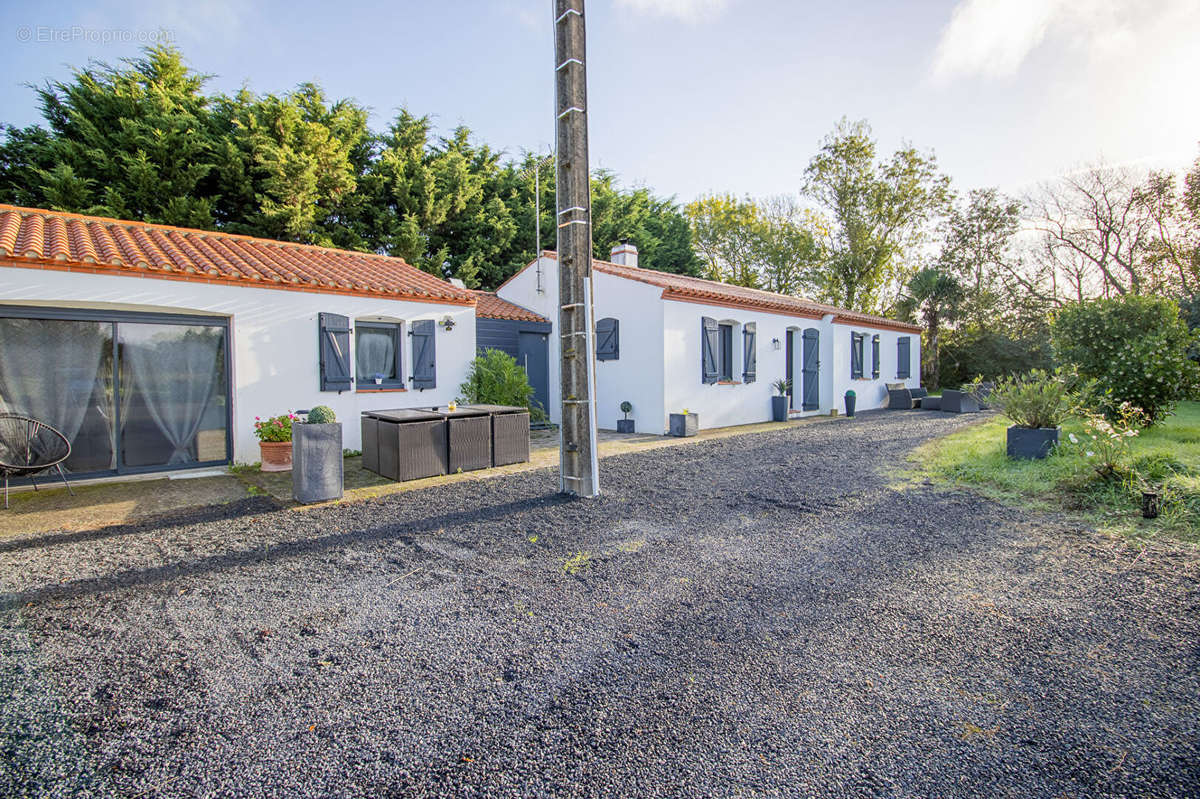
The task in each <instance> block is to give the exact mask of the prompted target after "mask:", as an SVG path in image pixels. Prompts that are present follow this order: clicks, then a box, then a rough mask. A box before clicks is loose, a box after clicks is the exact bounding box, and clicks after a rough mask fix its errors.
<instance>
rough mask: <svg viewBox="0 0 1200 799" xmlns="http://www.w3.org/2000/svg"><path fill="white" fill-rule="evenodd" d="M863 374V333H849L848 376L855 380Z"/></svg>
mask: <svg viewBox="0 0 1200 799" xmlns="http://www.w3.org/2000/svg"><path fill="white" fill-rule="evenodd" d="M862 376H863V334H862V333H851V334H850V378H851V379H852V380H857V379H859V378H861V377H862Z"/></svg>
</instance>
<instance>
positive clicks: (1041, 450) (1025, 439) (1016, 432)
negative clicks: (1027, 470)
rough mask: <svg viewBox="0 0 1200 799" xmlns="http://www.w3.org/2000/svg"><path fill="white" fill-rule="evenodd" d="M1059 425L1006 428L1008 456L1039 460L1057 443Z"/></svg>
mask: <svg viewBox="0 0 1200 799" xmlns="http://www.w3.org/2000/svg"><path fill="white" fill-rule="evenodd" d="M1061 429H1062V428H1060V427H1038V428H1032V427H1017V426H1016V425H1013V426H1012V427H1010V428H1008V457H1010V458H1020V459H1023V460H1040V459H1042V458H1044V457H1046V456H1047V455H1049V454H1050V452H1051V451H1052V450H1053V449H1054V445H1055V444H1057V443H1058V433H1059V431H1060V430H1061Z"/></svg>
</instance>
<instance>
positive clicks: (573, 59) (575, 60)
mask: <svg viewBox="0 0 1200 799" xmlns="http://www.w3.org/2000/svg"><path fill="white" fill-rule="evenodd" d="M567 64H578V65H579V66H583V62H582V61H580V60H579V59H578V58H568V59H567V60H566V61H564V62H562V63H561V64H559V65H558V66H556V67H555V68H554V71H555V72H558V71H559V70H560V69H562V68H563V67H565V66H566V65H567Z"/></svg>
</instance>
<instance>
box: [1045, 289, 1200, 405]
mask: <svg viewBox="0 0 1200 799" xmlns="http://www.w3.org/2000/svg"><path fill="white" fill-rule="evenodd" d="M1052 339H1053V344H1054V352H1055V355H1056V356H1057V357H1058V359H1059V360H1060V361H1061V362H1063V363H1064V364H1067V365H1071V366H1074V367H1075V368H1076V370H1078V372H1079V375H1080V376H1081V377H1083V378H1084V379H1087V380H1094V381H1096V383H1097V384H1098V388H1099V389H1100V390H1101V391H1103V392H1104V395H1103V397H1104V402H1103V403H1102V405H1101V408H1100V409H1101V410H1102V411H1103V412H1104V413H1105V415H1106V416H1108V418H1109V419H1110V420H1115V419H1116V418H1117V416H1118V409H1119V408H1120V407H1121V405H1122V403H1129V404H1130V405H1132V406H1135V407H1137V408H1141V409H1142V410H1143V411H1144V416H1143V417H1142V418H1143V419H1144V420H1145V423H1146V424H1147V425H1150V424H1154V423H1155V422H1157V421H1160V420H1161V419H1162V418H1163V417H1165V416H1168V415H1170V414H1171V413H1172V411H1173V410H1174V407H1175V404H1176V403H1177V402H1178V401H1179V400H1181V399H1187V398H1188V397H1190V396H1192V395H1193V393H1194V392H1195V391H1196V389H1197V387H1198V386H1200V365H1197V364H1196V363H1195V362H1193V361H1191V360H1189V358H1188V350H1189V348H1190V347H1193V346H1195V345H1196V341H1197V337H1196V334H1195V333H1192V332H1191V331H1189V330H1188V327H1187V325H1186V324H1185V323H1184V322H1183V320H1182V319H1180V318H1179V306H1178V305H1176V304H1175V303H1174V302H1172V301H1171V300H1165V299H1161V298H1158V297H1132V296H1130V297H1120V298H1116V299H1099V300H1091V301H1089V302H1083V303H1078V304H1075V305H1068V306H1067V307H1065V308H1063V309H1062V310H1060V311H1059V312H1058V314H1057V316H1056V317H1055V319H1054V325H1053V328H1052Z"/></svg>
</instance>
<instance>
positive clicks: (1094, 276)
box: [1027, 165, 1158, 296]
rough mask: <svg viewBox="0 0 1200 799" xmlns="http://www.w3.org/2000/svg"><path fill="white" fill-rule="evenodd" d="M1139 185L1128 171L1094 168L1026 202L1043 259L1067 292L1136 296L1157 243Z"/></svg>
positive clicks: (1045, 186)
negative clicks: (1039, 238)
mask: <svg viewBox="0 0 1200 799" xmlns="http://www.w3.org/2000/svg"><path fill="white" fill-rule="evenodd" d="M1142 188H1143V187H1142V184H1141V183H1140V181H1139V180H1138V179H1137V176H1136V175H1135V173H1133V172H1132V171H1131V170H1128V169H1118V168H1113V167H1107V166H1103V165H1101V166H1096V167H1092V168H1089V169H1086V170H1084V171H1082V172H1077V173H1074V174H1070V175H1067V176H1065V177H1063V178H1060V179H1059V180H1058V181H1055V182H1053V183H1045V184H1042V186H1041V187H1040V189H1039V191H1038V192H1036V193H1035V194H1034V195H1033V196H1032V197H1030V198H1029V200H1028V201H1027V205H1028V206H1029V208H1030V209H1031V212H1032V216H1033V225H1034V228H1035V229H1036V230H1037V231H1038V232H1040V233H1041V234H1042V236H1043V246H1044V248H1045V255H1046V256H1047V257H1049V258H1050V260H1051V261H1052V262H1053V263H1054V264H1055V265H1056V267H1057V272H1058V273H1059V274H1061V275H1062V276H1063V277H1065V278H1066V280H1067V282H1068V283H1069V284H1070V287H1071V289H1072V292H1071V293H1072V294H1078V295H1083V294H1085V293H1090V292H1091V291H1092V284H1093V283H1094V282H1096V281H1097V280H1098V282H1099V293H1101V294H1103V295H1105V296H1109V295H1113V294H1141V293H1143V292H1144V291H1146V290H1147V288H1148V284H1149V283H1151V282H1152V281H1150V280H1148V274H1147V272H1148V269H1149V268H1150V266H1151V261H1152V259H1153V254H1154V249H1155V246H1156V242H1157V241H1158V238H1157V235H1156V232H1157V226H1156V223H1155V220H1154V217H1153V215H1152V214H1151V213H1150V211H1149V208H1148V206H1147V203H1146V202H1145V197H1144V193H1143V191H1142Z"/></svg>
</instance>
